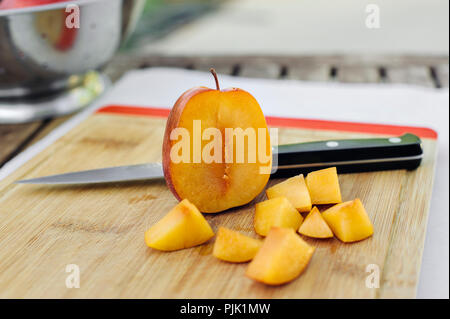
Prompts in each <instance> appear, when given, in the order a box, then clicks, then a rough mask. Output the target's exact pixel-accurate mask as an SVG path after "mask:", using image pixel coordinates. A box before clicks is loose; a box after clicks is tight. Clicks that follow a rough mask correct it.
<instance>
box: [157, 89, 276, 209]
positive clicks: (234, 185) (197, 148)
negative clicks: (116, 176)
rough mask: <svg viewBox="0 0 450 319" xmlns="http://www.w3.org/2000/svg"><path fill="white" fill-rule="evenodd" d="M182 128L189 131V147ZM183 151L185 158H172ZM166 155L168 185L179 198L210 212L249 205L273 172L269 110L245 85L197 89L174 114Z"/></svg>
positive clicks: (168, 126)
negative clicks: (268, 122)
mask: <svg viewBox="0 0 450 319" xmlns="http://www.w3.org/2000/svg"><path fill="white" fill-rule="evenodd" d="M199 124H200V126H199ZM177 131H178V132H181V131H183V132H187V134H188V135H187V139H188V142H189V143H188V146H187V147H186V148H184V149H183V148H181V147H180V145H182V144H180V143H181V142H182V140H183V136H182V135H181V133H180V135H179V136H178V137H177V136H175V135H176V134H175V133H176V132H177ZM174 132H175V133H174ZM253 134H254V135H253ZM171 135H173V136H172V139H171ZM252 136H254V138H252ZM176 137H177V138H176ZM239 146H240V147H239ZM178 151H180V152H181V153H183V152H184V153H183V156H185V160H184V161H182V160H181V158H177V160H174V158H172V157H173V155H179V154H180V153H179V152H178ZM162 157H163V170H164V176H165V179H166V182H167V185H168V187H169V189H170V190H171V191H172V193H173V194H174V195H175V197H176V198H177V199H179V200H181V199H185V198H187V199H189V200H190V201H191V202H192V203H193V204H194V205H195V206H197V207H198V209H199V210H200V211H201V212H204V213H215V212H220V211H223V210H226V209H229V208H232V207H236V206H241V205H244V204H247V203H249V202H250V201H252V200H253V199H254V198H255V197H256V196H257V195H258V194H259V193H261V192H262V191H263V189H264V187H265V185H266V184H267V181H268V180H269V176H270V168H271V165H272V153H271V146H270V136H269V133H268V129H267V124H266V120H265V117H264V114H263V113H262V111H261V108H260V106H259V104H258V102H257V101H256V100H255V98H254V97H253V96H252V95H250V94H249V93H248V92H246V91H243V90H241V89H237V88H233V89H228V90H222V91H220V90H219V89H217V90H213V89H209V88H205V87H198V88H193V89H191V90H189V91H187V92H185V93H184V94H183V95H182V96H181V97H180V98H179V99H178V100H177V102H176V103H175V105H174V107H173V108H172V110H171V112H170V115H169V118H168V120H167V124H166V131H165V135H164V141H163V154H162Z"/></svg>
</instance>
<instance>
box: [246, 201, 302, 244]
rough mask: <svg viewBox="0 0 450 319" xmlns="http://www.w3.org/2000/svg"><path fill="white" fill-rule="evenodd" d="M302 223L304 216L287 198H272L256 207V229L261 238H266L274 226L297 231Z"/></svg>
mask: <svg viewBox="0 0 450 319" xmlns="http://www.w3.org/2000/svg"><path fill="white" fill-rule="evenodd" d="M302 221H303V217H302V215H300V213H299V212H298V211H297V210H296V209H295V207H294V206H293V205H292V204H291V202H290V201H288V199H287V198H286V197H276V198H272V199H269V200H266V201H264V202H260V203H257V204H256V206H255V220H254V227H255V231H256V233H258V234H259V235H261V236H266V235H267V234H268V233H269V231H270V229H271V228H272V227H274V226H276V227H285V228H292V229H294V230H297V229H298V228H299V227H300V225H301V223H302Z"/></svg>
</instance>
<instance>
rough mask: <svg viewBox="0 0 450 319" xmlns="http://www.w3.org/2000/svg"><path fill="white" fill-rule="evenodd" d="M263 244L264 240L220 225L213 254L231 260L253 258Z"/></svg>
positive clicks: (237, 260)
mask: <svg viewBox="0 0 450 319" xmlns="http://www.w3.org/2000/svg"><path fill="white" fill-rule="evenodd" d="M261 245H262V241H260V240H258V239H254V238H251V237H248V236H245V235H243V234H241V233H239V232H237V231H234V230H231V229H228V228H225V227H220V228H219V230H218V231H217V236H216V242H215V243H214V249H213V255H214V257H216V258H219V259H221V260H225V261H229V262H237V263H239V262H246V261H249V260H252V259H253V257H255V255H256V253H257V252H258V250H259V248H260V247H261Z"/></svg>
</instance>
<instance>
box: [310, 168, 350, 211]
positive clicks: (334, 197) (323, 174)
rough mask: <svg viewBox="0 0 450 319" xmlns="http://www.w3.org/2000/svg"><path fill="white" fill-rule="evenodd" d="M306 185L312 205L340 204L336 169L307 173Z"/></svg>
mask: <svg viewBox="0 0 450 319" xmlns="http://www.w3.org/2000/svg"><path fill="white" fill-rule="evenodd" d="M306 185H307V186H308V190H309V194H310V195H311V201H312V203H313V205H321V204H337V203H342V198H341V189H340V187H339V179H338V175H337V170H336V167H330V168H326V169H321V170H320V171H315V172H311V173H309V174H308V176H306Z"/></svg>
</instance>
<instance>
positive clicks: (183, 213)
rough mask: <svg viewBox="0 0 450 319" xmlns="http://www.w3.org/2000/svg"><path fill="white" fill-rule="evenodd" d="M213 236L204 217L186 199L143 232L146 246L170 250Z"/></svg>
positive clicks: (187, 246)
mask: <svg viewBox="0 0 450 319" xmlns="http://www.w3.org/2000/svg"><path fill="white" fill-rule="evenodd" d="M213 236H214V232H213V231H212V229H211V227H210V226H209V224H208V222H207V221H206V219H205V218H204V217H203V215H202V214H201V213H200V212H199V211H198V209H197V207H195V206H194V205H193V204H192V203H190V202H189V201H188V200H187V199H184V200H182V201H181V202H180V203H179V204H178V205H177V206H175V207H174V208H172V210H171V211H170V212H169V213H168V214H167V215H166V216H164V217H163V218H162V219H161V220H160V221H159V222H157V223H156V224H155V225H153V226H152V227H150V229H149V230H147V232H146V233H145V243H146V244H147V246H148V247H151V248H154V249H158V250H164V251H171V250H178V249H183V248H189V247H193V246H197V245H200V244H203V243H204V242H206V241H208V240H209V239H210V238H211V237H213Z"/></svg>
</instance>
